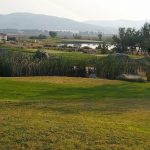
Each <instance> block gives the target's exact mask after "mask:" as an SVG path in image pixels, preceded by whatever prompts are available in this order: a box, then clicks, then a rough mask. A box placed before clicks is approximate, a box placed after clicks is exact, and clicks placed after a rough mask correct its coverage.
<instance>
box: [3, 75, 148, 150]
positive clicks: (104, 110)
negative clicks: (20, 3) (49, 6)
mask: <svg viewBox="0 0 150 150" xmlns="http://www.w3.org/2000/svg"><path fill="white" fill-rule="evenodd" d="M8 149H11V150H24V149H25V150H26V149H27V150H28V149H29V150H32V149H33V150H34V149H35V150H38V149H39V150H51V149H52V150H149V149H150V83H131V82H122V81H110V80H100V79H84V78H68V77H30V78H0V150H8Z"/></svg>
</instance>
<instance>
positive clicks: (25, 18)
mask: <svg viewBox="0 0 150 150" xmlns="http://www.w3.org/2000/svg"><path fill="white" fill-rule="evenodd" d="M0 29H18V30H21V29H28V30H36V29H37V30H67V31H99V32H103V33H105V34H113V33H116V29H113V28H110V27H101V26H96V25H90V24H87V23H82V22H78V21H74V20H70V19H66V18H60V17H55V16H47V15H39V14H31V13H13V14H8V15H0Z"/></svg>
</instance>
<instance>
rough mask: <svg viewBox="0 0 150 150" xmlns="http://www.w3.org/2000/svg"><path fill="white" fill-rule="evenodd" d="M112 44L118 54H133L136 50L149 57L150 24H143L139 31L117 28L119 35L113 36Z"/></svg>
mask: <svg viewBox="0 0 150 150" xmlns="http://www.w3.org/2000/svg"><path fill="white" fill-rule="evenodd" d="M113 43H114V44H115V45H116V48H117V49H116V50H117V52H119V53H126V52H131V53H133V52H134V51H135V50H136V48H138V50H139V51H142V52H145V53H147V54H149V55H150V23H145V24H144V26H143V27H142V28H141V29H140V30H136V29H134V28H127V29H126V28H119V34H118V35H115V36H113Z"/></svg>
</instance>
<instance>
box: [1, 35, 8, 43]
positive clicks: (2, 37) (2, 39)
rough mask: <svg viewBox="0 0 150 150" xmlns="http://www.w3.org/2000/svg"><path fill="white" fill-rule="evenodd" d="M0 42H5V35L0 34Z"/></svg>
mask: <svg viewBox="0 0 150 150" xmlns="http://www.w3.org/2000/svg"><path fill="white" fill-rule="evenodd" d="M1 41H7V35H6V34H3V33H0V42H1Z"/></svg>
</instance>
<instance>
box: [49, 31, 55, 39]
mask: <svg viewBox="0 0 150 150" xmlns="http://www.w3.org/2000/svg"><path fill="white" fill-rule="evenodd" d="M49 35H50V37H52V38H55V37H56V36H57V32H55V31H50V32H49Z"/></svg>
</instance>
